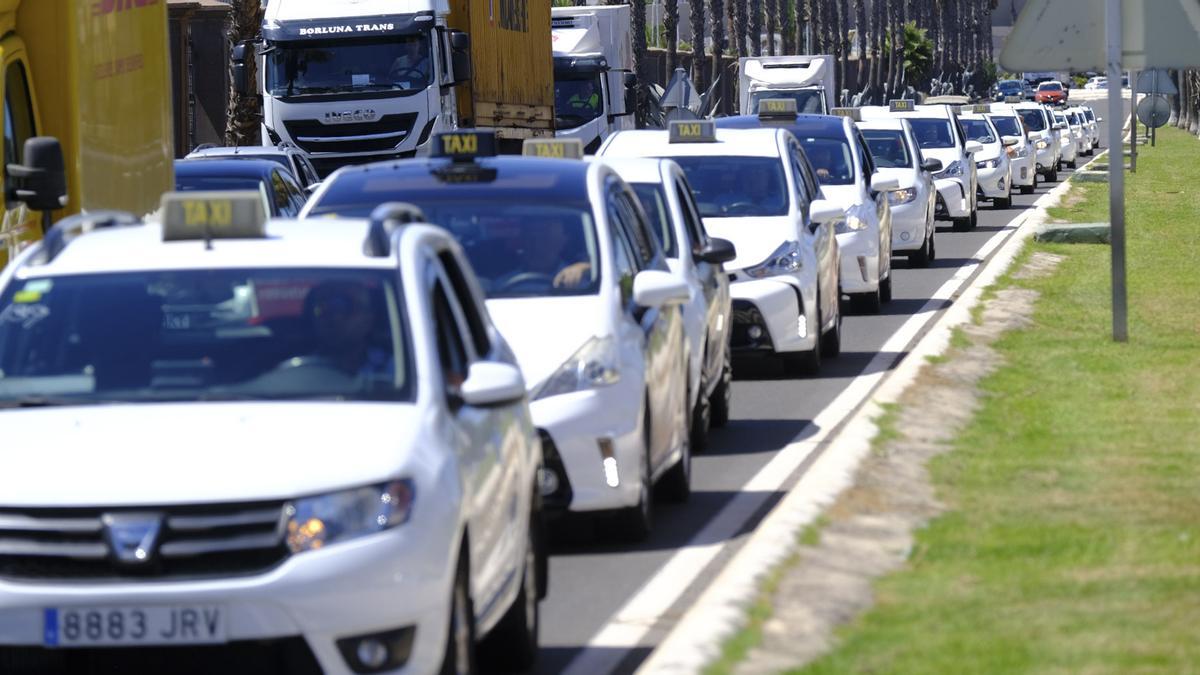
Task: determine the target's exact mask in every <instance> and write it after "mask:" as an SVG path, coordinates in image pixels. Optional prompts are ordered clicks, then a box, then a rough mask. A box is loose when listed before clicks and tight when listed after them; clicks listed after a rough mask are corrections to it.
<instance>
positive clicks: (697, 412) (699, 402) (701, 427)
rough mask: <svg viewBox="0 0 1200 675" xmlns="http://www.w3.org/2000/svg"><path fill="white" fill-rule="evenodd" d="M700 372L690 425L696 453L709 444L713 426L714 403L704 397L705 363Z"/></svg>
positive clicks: (705, 388) (689, 433) (689, 429)
mask: <svg viewBox="0 0 1200 675" xmlns="http://www.w3.org/2000/svg"><path fill="white" fill-rule="evenodd" d="M700 371H701V372H700V387H699V389H697V390H696V405H695V407H693V408H692V414H691V416H690V422H689V425H688V435H689V436H691V443H692V451H694V452H700V451H701V450H703V449H704V447H705V446H706V445H707V444H708V428H709V426H710V425H711V424H712V401H711V400H710V399H709V398H708V397H707V396H705V395H704V392H705V390H707V389H708V383H706V382H705V381H704V364H703V363H701V365H700ZM688 391H689V392H690V391H691V390H690V389H689V390H688Z"/></svg>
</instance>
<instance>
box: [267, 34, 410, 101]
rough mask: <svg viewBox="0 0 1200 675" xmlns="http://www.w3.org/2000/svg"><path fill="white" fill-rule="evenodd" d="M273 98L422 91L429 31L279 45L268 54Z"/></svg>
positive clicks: (269, 87) (269, 80)
mask: <svg viewBox="0 0 1200 675" xmlns="http://www.w3.org/2000/svg"><path fill="white" fill-rule="evenodd" d="M266 70H267V72H266V88H267V91H268V92H269V93H270V94H271V96H278V97H287V96H305V95H310V94H343V93H350V92H364V91H395V92H403V91H413V92H415V91H420V90H423V89H425V88H426V87H427V86H429V83H430V81H431V77H432V73H433V66H432V61H431V59H430V58H429V36H428V35H426V34H420V35H406V36H399V37H398V36H388V37H387V38H376V39H370V40H338V41H336V42H323V41H313V42H297V43H279V44H276V45H274V46H273V47H272V48H271V49H270V50H269V51H268V53H267V68H266Z"/></svg>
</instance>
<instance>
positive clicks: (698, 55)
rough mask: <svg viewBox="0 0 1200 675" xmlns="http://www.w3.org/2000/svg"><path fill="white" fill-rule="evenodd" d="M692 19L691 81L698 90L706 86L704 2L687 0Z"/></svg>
mask: <svg viewBox="0 0 1200 675" xmlns="http://www.w3.org/2000/svg"><path fill="white" fill-rule="evenodd" d="M688 9H690V10H691V20H692V82H694V83H695V84H696V87H697V88H698V89H700V91H704V90H705V89H707V88H708V82H707V81H706V76H707V75H708V69H707V68H706V65H707V63H706V61H705V59H704V42H705V40H704V37H705V36H704V2H703V1H702V0H688Z"/></svg>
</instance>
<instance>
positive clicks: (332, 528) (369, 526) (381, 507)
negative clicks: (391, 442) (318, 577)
mask: <svg viewBox="0 0 1200 675" xmlns="http://www.w3.org/2000/svg"><path fill="white" fill-rule="evenodd" d="M415 496H416V491H415V489H414V487H413V483H412V481H411V480H408V479H401V480H394V481H391V482H389V483H383V484H381V485H368V486H366V487H361V488H354V489H351V490H342V491H340V492H330V493H329V494H324V495H318V496H316V497H305V498H303V499H297V500H294V501H292V502H289V503H288V504H287V506H285V507H284V509H285V513H286V515H287V519H288V520H287V546H288V549H289V550H290V551H291V552H292V553H301V552H303V551H315V550H316V549H319V548H323V547H325V546H328V545H330V544H334V543H338V542H342V541H347V540H349V539H354V538H356V537H363V536H366V535H368V534H375V533H376V532H382V531H384V530H387V529H390V528H393V527H396V526H398V525H403V524H404V523H406V522H408V517H409V516H410V515H411V514H412V505H413V499H414V497H415Z"/></svg>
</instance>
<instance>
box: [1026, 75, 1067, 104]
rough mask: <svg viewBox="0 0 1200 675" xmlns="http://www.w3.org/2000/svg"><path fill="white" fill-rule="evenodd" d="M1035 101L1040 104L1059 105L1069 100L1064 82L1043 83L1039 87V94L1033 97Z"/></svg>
mask: <svg viewBox="0 0 1200 675" xmlns="http://www.w3.org/2000/svg"><path fill="white" fill-rule="evenodd" d="M1033 100H1035V101H1037V102H1038V103H1049V104H1052V105H1053V104H1057V103H1063V102H1065V101H1066V100H1067V92H1066V90H1065V89H1063V86H1062V82H1054V81H1050V82H1043V83H1041V84H1039V85H1038V88H1037V92H1036V93H1034V95H1033Z"/></svg>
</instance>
